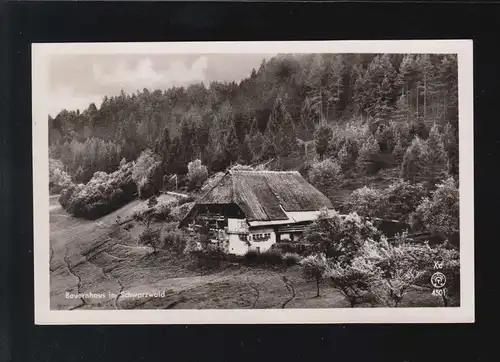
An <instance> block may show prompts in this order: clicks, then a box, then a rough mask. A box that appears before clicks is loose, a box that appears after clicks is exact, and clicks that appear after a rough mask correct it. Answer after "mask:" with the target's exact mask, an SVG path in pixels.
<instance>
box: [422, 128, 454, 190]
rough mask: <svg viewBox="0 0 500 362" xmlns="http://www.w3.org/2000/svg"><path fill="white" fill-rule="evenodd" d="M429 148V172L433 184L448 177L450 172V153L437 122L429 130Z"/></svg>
mask: <svg viewBox="0 0 500 362" xmlns="http://www.w3.org/2000/svg"><path fill="white" fill-rule="evenodd" d="M427 148H428V153H427V167H428V171H427V173H428V178H429V181H430V182H431V185H434V184H436V183H438V182H439V181H442V180H444V179H445V178H447V177H448V172H449V162H448V155H447V154H446V150H445V147H444V144H443V136H442V134H441V133H440V132H439V128H438V125H437V124H434V125H433V126H432V128H431V130H430V132H429V138H428V139H427Z"/></svg>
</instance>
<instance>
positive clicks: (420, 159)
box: [401, 136, 429, 183]
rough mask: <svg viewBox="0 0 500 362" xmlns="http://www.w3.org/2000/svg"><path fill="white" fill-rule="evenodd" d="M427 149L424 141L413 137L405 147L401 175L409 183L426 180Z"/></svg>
mask: <svg viewBox="0 0 500 362" xmlns="http://www.w3.org/2000/svg"><path fill="white" fill-rule="evenodd" d="M428 152H429V151H428V149H427V144H426V142H425V141H423V140H422V139H420V138H419V137H418V136H417V137H415V138H414V139H413V141H412V143H411V144H410V146H409V147H408V148H407V149H406V152H405V154H404V157H403V163H402V165H401V176H402V178H403V179H404V180H407V181H409V182H411V183H418V182H421V181H425V180H426V176H427V161H428V158H429V157H428Z"/></svg>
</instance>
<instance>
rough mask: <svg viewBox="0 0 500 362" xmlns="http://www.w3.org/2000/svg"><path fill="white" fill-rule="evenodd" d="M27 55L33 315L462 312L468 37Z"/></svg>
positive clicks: (102, 318) (352, 316)
mask: <svg viewBox="0 0 500 362" xmlns="http://www.w3.org/2000/svg"><path fill="white" fill-rule="evenodd" d="M32 59H33V101H34V109H33V122H34V139H33V142H34V147H33V156H34V175H35V177H34V195H35V200H34V202H35V204H34V209H35V236H36V238H35V279H36V280H35V297H36V298H35V299H36V300H35V304H36V305H35V310H36V315H37V319H39V320H40V321H42V322H45V323H49V322H50V321H53V322H57V323H59V324H64V323H68V324H70V323H73V322H74V323H76V321H80V322H82V321H87V320H88V321H94V323H105V322H106V320H112V321H113V322H115V323H117V322H120V321H123V323H125V322H127V323H130V322H131V321H132V322H141V321H142V322H144V323H146V322H147V323H208V322H210V323H259V322H266V323H288V322H300V323H308V322H310V323H313V322H314V323H322V322H324V323H335V322H343V323H345V322H372V321H377V322H388V323H389V322H396V323H397V322H408V321H413V322H414V321H417V322H419V321H420V322H450V321H461V322H471V321H473V315H474V310H473V300H474V285H473V279H474V277H473V268H474V256H473V255H474V233H473V212H474V210H473V180H472V178H473V144H472V129H473V118H472V117H473V113H472V101H473V96H472V42H471V41H466V40H464V41H461V40H456V41H437V40H436V41H433V40H427V41H380V42H377V41H367V42H363V41H357V42H348V41H343V42H335V41H332V42H313V41H311V42H252V43H244V42H241V43H175V44H174V43H110V44H102V43H101V44H99V43H95V44H36V45H34V46H33V58H32ZM137 310H141V312H137ZM97 311H100V312H99V314H93V313H94V312H97ZM103 311H104V312H103ZM148 312H151V313H153V314H150V315H151V317H148V315H147V314H145V313H148ZM160 312H161V313H160ZM134 313H135V314H134ZM155 313H156V314H155ZM200 313H201V314H200ZM309 315H310V318H309V317H308V316H309ZM155 319H156V320H155Z"/></svg>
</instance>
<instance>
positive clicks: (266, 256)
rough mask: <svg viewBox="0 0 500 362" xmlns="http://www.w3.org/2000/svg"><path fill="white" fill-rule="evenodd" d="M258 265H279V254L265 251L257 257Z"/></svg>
mask: <svg viewBox="0 0 500 362" xmlns="http://www.w3.org/2000/svg"><path fill="white" fill-rule="evenodd" d="M257 261H258V262H259V264H268V265H281V264H282V262H283V259H282V256H281V253H280V252H279V251H276V250H267V251H265V252H263V253H259V254H258V256H257Z"/></svg>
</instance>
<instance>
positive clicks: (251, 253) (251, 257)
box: [245, 250, 259, 264]
mask: <svg viewBox="0 0 500 362" xmlns="http://www.w3.org/2000/svg"><path fill="white" fill-rule="evenodd" d="M258 256H259V253H258V252H257V251H255V250H248V251H247V252H246V253H245V261H247V262H248V263H250V264H256V263H257V257H258Z"/></svg>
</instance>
